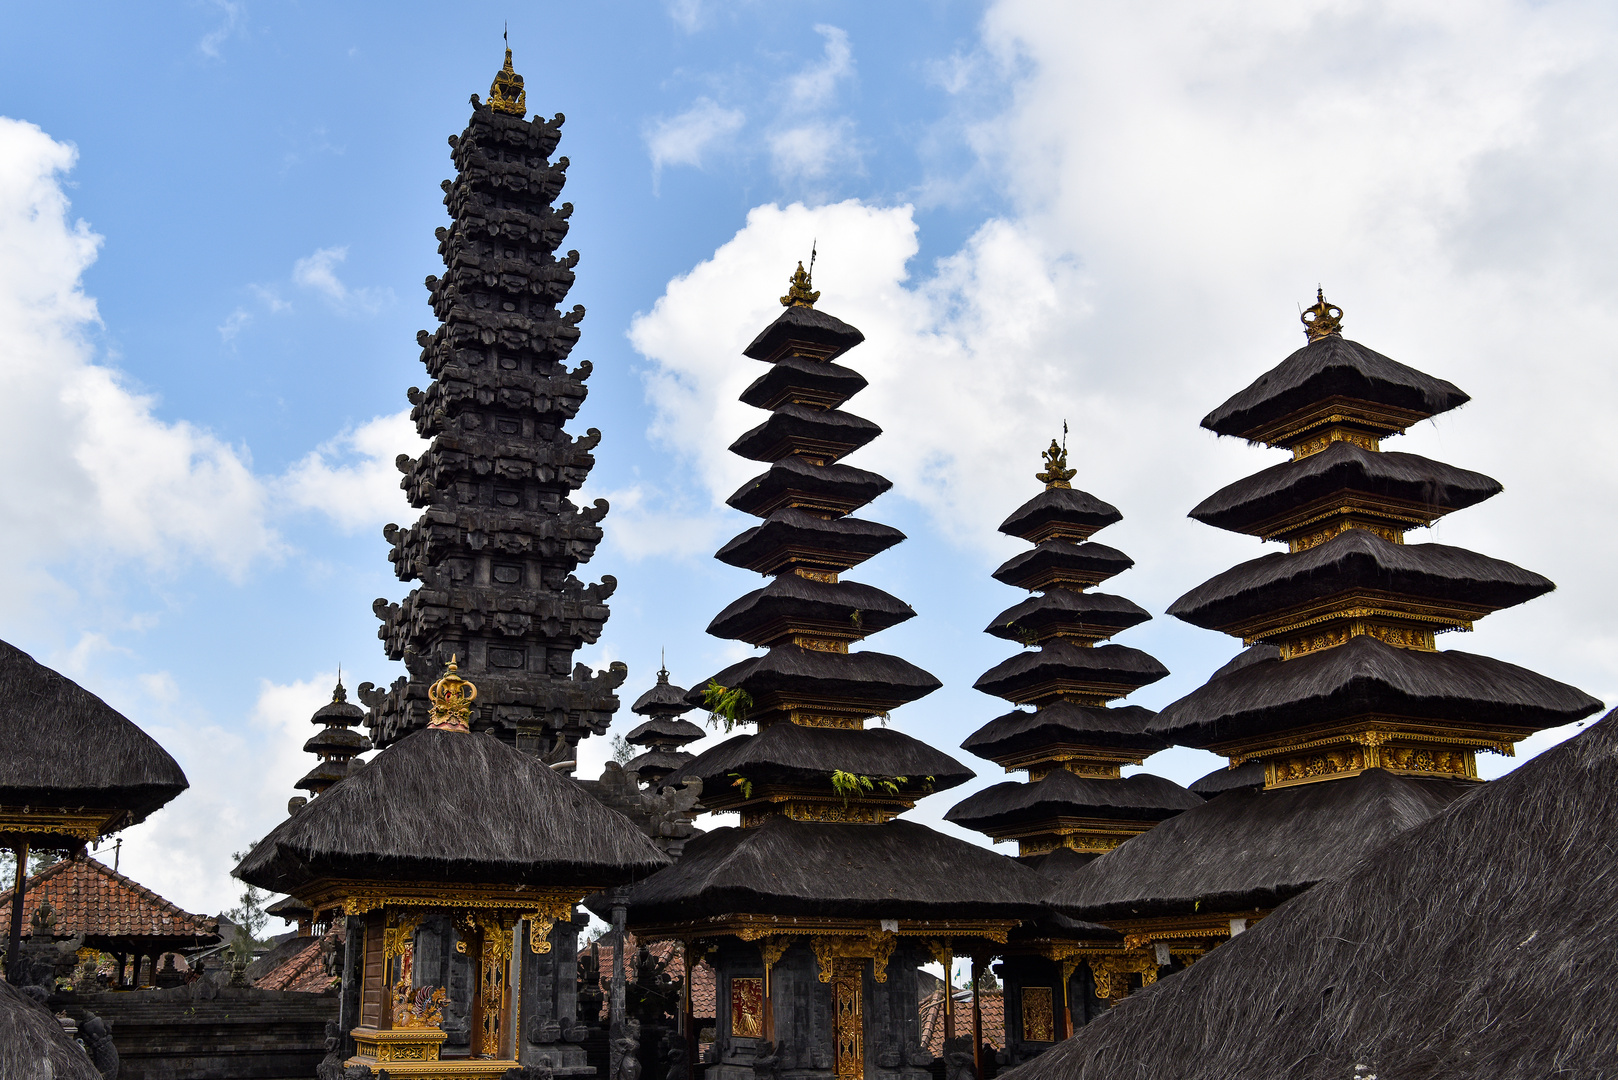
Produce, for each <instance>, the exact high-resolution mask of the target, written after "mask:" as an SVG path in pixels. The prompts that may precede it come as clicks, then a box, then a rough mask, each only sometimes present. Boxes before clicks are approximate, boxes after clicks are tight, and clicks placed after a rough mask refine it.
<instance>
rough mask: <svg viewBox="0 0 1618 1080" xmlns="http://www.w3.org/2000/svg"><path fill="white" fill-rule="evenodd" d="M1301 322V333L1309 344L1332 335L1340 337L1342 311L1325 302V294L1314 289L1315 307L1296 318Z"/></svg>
mask: <svg viewBox="0 0 1618 1080" xmlns="http://www.w3.org/2000/svg"><path fill="white" fill-rule="evenodd" d="M1298 318H1299V319H1301V320H1302V321H1303V332H1304V335H1305V336H1306V337H1308V338H1309V340H1310V341H1311V342H1315V341H1319V340H1320V339H1321V338H1326V337H1331V336H1332V335H1333V334H1336V335H1338V336H1339V337H1341V336H1342V333H1343V309H1342V308H1340V307H1338V306H1337V305H1336V304H1333V303H1329V302H1327V300H1326V294H1325V293H1324V292H1323V291H1321V290H1320V289H1319V288H1318V287H1317V288H1316V289H1315V306H1314V307H1312V308H1309V309H1308V310H1306V311H1305V312H1304V313H1303V314H1302V315H1300V316H1298Z"/></svg>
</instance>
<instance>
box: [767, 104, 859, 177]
mask: <svg viewBox="0 0 1618 1080" xmlns="http://www.w3.org/2000/svg"><path fill="white" fill-rule="evenodd" d="M767 141H768V143H769V147H770V165H771V167H772V168H773V169H774V170H775V175H776V177H777V178H779V179H780V180H781V181H782V182H783V183H787V184H792V183H801V182H804V181H809V180H822V179H825V178H826V177H827V176H829V175H830V174H831V173H832V172H833V170H836V169H840V168H844V167H848V168H851V169H853V170H855V171H857V170H858V169H859V164H860V154H859V149H858V146H857V144H856V143H855V141H854V121H853V120H851V119H849V118H848V117H846V116H842V117H838V118H836V119H833V120H810V121H808V122H806V123H802V124H796V125H794V126H792V127H787V128H781V129H778V130H776V131H772V132H770V134H769V135H768V136H767Z"/></svg>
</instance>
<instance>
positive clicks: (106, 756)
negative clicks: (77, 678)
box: [0, 641, 188, 846]
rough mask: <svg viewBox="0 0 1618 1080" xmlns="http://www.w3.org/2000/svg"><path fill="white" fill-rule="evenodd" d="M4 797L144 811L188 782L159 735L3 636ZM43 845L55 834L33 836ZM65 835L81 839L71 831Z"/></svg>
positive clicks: (0, 788)
mask: <svg viewBox="0 0 1618 1080" xmlns="http://www.w3.org/2000/svg"><path fill="white" fill-rule="evenodd" d="M0 701H3V702H4V703H5V704H4V705H3V706H0V746H4V747H5V748H6V752H5V753H4V754H0V803H3V804H5V805H8V806H39V807H58V806H65V807H70V808H75V809H76V808H78V807H81V806H84V807H90V808H93V809H97V810H102V809H105V810H126V811H128V812H129V817H128V818H126V819H125V820H124V821H123V822H122V823H120V825H119V826H118V827H119V828H123V827H125V826H127V825H133V824H135V823H136V822H138V821H141V820H143V819H145V818H146V816H147V815H148V814H151V813H152V812H153V811H154V810H156V809H157V808H158V807H160V806H162V805H163V804H164V803H166V802H168V801H169V800H170V799H172V798H174V797H175V796H176V795H178V794H179V793H180V792H182V791H184V790H185V789H186V787H187V786H188V785H187V783H186V779H185V773H183V772H181V771H180V766H179V764H178V763H177V762H175V760H174V759H173V758H172V757H170V756H169V755H168V753H167V751H165V750H164V749H163V748H162V747H161V746H159V745H157V741H156V740H155V739H153V738H152V737H151V736H150V735H148V734H146V733H145V732H144V731H142V730H141V729H140V728H138V727H136V726H135V725H134V723H133V722H131V721H130V720H129V719H128V718H126V717H125V716H124V715H123V714H122V713H120V712H118V711H117V710H116V709H114V708H113V707H112V706H110V705H108V704H107V703H106V702H105V701H102V700H101V699H100V698H98V697H96V696H95V695H94V694H92V693H90V692H89V691H88V690H86V689H84V687H82V686H80V685H79V684H78V683H76V682H74V681H73V680H72V679H69V678H67V677H66V676H64V675H61V674H59V673H58V672H55V671H52V670H51V669H50V668H48V667H46V666H44V665H43V664H40V663H38V662H37V661H35V660H34V658H33V657H31V656H29V655H28V654H27V653H25V652H23V651H22V650H21V649H19V648H17V647H16V646H15V645H11V644H9V643H8V642H4V641H0ZM29 839H30V841H31V842H33V843H35V844H45V843H47V842H48V841H49V840H51V839H52V837H47V836H45V835H43V834H40V835H34V836H30V837H29ZM65 842H66V843H68V844H70V845H72V846H77V843H78V841H76V840H73V839H72V838H71V837H69V838H65Z"/></svg>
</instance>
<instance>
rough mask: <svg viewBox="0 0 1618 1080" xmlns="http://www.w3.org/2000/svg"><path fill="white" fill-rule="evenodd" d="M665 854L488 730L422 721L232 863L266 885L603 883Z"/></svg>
mask: <svg viewBox="0 0 1618 1080" xmlns="http://www.w3.org/2000/svg"><path fill="white" fill-rule="evenodd" d="M667 863H668V858H667V857H666V856H665V855H664V854H663V853H662V852H660V851H658V850H657V848H656V847H654V846H653V845H652V842H651V841H650V840H648V839H647V838H646V837H645V836H644V835H643V834H642V833H641V831H640V830H639V829H637V828H636V827H635V826H634V825H632V824H630V822H629V820H628V819H627V818H625V817H623V816H622V815H620V814H617V813H615V812H614V811H612V810H609V809H607V808H606V807H605V806H603V805H601V803H599V802H597V801H596V800H595V799H594V798H592V797H591V796H590V795H589V793H588V792H586V791H585V790H584V788H582V787H581V786H579V785H578V784H576V783H574V782H573V781H572V780H571V779H569V778H568V777H566V776H564V775H562V774H561V773H559V772H557V771H556V770H554V769H551V768H550V767H548V766H546V765H545V764H544V763H542V762H540V761H539V760H538V759H537V758H535V757H533V756H531V755H529V754H525V753H523V752H522V751H520V750H517V749H515V748H514V747H511V746H508V745H507V744H505V743H503V742H501V741H500V740H499V739H497V738H494V737H493V736H492V735H483V734H465V733H459V732H451V731H439V730H435V729H424V730H421V731H417V732H415V733H414V734H411V735H408V736H406V737H405V738H403V739H401V740H399V741H398V742H396V743H394V744H392V745H391V746H389V747H388V749H386V750H384V751H383V752H382V753H380V754H378V755H377V756H376V757H375V758H373V759H372V760H371V761H370V762H368V763H366V764H365V765H364V766H362V767H361V768H359V769H357V770H355V771H354V772H352V773H350V774H349V776H348V778H347V779H345V780H344V781H343V782H342V783H340V784H338V785H336V786H335V787H333V788H331V789H330V790H328V791H327V792H326V793H325V794H324V795H322V796H320V798H318V799H315V800H313V801H312V802H310V803H309V804H308V805H306V806H304V807H303V808H302V809H300V810H298V811H297V812H296V813H294V814H293V815H292V816H291V817H289V818H287V819H286V820H285V821H283V822H282V823H281V824H280V825H278V826H276V828H275V829H274V830H272V831H271V832H270V834H269V835H268V836H266V837H265V838H264V839H263V840H261V841H260V842H259V843H258V845H257V846H256V847H254V848H253V850H252V851H251V852H249V853H248V855H247V857H246V858H245V859H243V860H242V861H241V863H240V864H239V865H238V866H237V867H236V871H235V873H236V876H237V877H239V878H241V879H242V880H243V881H245V882H247V883H248V884H251V885H257V886H258V887H259V888H262V889H269V890H271V891H272V892H296V891H298V890H299V889H300V888H301V887H303V886H305V885H307V884H309V883H310V882H311V881H313V880H315V879H317V878H344V879H361V880H368V881H370V880H377V881H382V880H387V881H440V882H481V883H489V884H501V885H535V886H541V885H554V886H561V885H587V886H595V887H604V886H606V885H611V884H617V883H621V882H627V881H631V880H634V879H635V878H637V877H640V876H643V875H645V874H648V873H650V872H651V871H653V870H655V869H657V868H658V867H660V866H664V865H666V864H667Z"/></svg>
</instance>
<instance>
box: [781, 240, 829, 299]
mask: <svg viewBox="0 0 1618 1080" xmlns="http://www.w3.org/2000/svg"><path fill="white" fill-rule="evenodd" d="M814 265H815V253H814V251H813V250H811V251H810V252H809V266H810V269H809V270H805V269H804V268H803V260H802V259H799V260H798V269H797V270H795V271H793V274H792V280H791V283H790V284H789V285H788V287H787V294H786V295H785V296H783V297H781V306H782V307H806V308H812V307H814V306H815V301H816V300H819V299H820V294H819V293H817V292H814V291H812V289H813V286H814V277H813V268H814Z"/></svg>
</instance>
